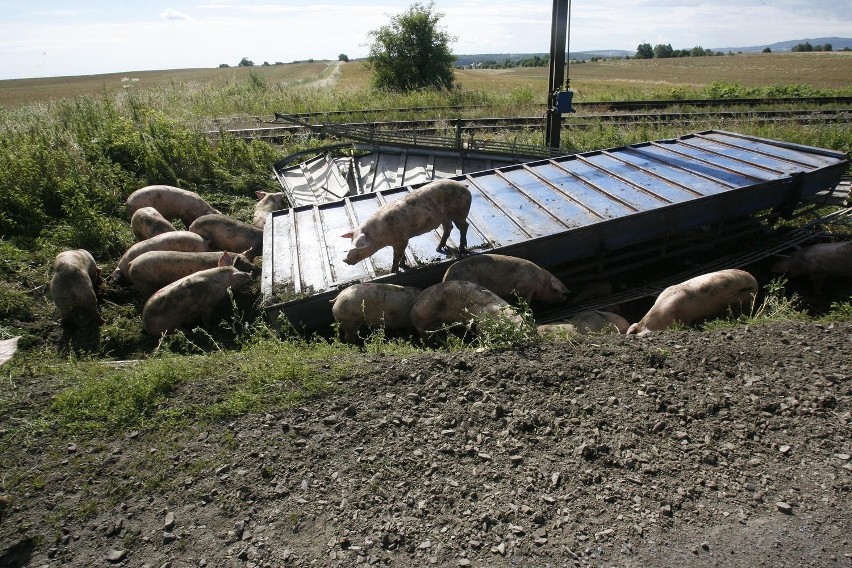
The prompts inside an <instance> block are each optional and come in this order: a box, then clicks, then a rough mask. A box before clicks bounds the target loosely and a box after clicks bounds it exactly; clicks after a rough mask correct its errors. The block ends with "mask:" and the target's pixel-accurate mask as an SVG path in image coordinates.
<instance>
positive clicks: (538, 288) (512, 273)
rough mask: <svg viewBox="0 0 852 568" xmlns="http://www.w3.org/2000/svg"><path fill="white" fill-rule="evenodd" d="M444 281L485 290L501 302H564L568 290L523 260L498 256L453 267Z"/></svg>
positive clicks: (467, 260) (475, 258) (473, 258)
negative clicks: (473, 284)
mask: <svg viewBox="0 0 852 568" xmlns="http://www.w3.org/2000/svg"><path fill="white" fill-rule="evenodd" d="M448 280H466V281H468V282H475V283H477V284H480V285H482V286H483V287H485V288H488V289H489V290H491V291H492V292H494V293H495V294H497V295H498V296H500V297H501V298H503V299H504V300H511V299H513V298H514V297H515V295H516V294H517V295H518V296H520V297H521V298H523V299H524V300H526V301H527V303H530V302H533V301H539V300H540V301H542V302H550V303H560V302H564V301H565V300H566V298H567V296H568V294H569V292H568V288H566V287H565V284H563V283H562V281H560V280H559V279H558V278H557V277H555V276H554V275H553V274H551V273H550V272H549V271H547V270H545V269H544V268H542V267H540V266H538V265H537V264H535V263H534V262H530V261H529V260H526V259H524V258H518V257H515V256H506V255H502V254H477V255H473V256H468V257H466V258H463V259H461V260H459V261H458V262H455V263H453V264H452V265H450V267H449V268H448V269H447V272H446V273H445V274H444V282H446V281H448Z"/></svg>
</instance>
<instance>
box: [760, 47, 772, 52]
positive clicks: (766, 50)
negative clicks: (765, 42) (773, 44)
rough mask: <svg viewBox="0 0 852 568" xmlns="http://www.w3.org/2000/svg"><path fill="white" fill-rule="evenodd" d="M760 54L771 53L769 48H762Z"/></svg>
mask: <svg viewBox="0 0 852 568" xmlns="http://www.w3.org/2000/svg"><path fill="white" fill-rule="evenodd" d="M761 53H772V50H771V49H770V48H769V47H764V48H763V51H761Z"/></svg>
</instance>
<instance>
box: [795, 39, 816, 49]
mask: <svg viewBox="0 0 852 568" xmlns="http://www.w3.org/2000/svg"><path fill="white" fill-rule="evenodd" d="M813 50H814V46H812V45H811V44H810V42H807V41H806V42H805V43H797V44H796V45H794V46H793V49H792V50H791V51H813Z"/></svg>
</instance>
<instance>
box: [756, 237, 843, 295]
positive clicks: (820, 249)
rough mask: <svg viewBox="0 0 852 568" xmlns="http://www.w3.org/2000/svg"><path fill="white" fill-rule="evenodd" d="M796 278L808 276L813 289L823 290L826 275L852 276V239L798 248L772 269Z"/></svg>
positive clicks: (817, 291) (815, 290) (816, 290)
mask: <svg viewBox="0 0 852 568" xmlns="http://www.w3.org/2000/svg"><path fill="white" fill-rule="evenodd" d="M770 270H771V271H772V272H775V273H785V274H787V275H789V276H792V277H794V278H796V277H799V276H807V277H809V279H810V282H811V286H812V287H813V291H814V292H816V293H819V292H821V291H822V287H823V284H824V283H825V279H826V277H833V278H852V241H842V242H837V243H818V244H815V245H809V246H806V247H803V248H800V249H797V250H796V251H795V252H793V254H791V255H790V256H787V257H785V258H783V259H781V260H779V261H778V262H776V263H775V264H773V265H772V268H771V269H770Z"/></svg>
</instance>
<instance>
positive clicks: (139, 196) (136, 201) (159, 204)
mask: <svg viewBox="0 0 852 568" xmlns="http://www.w3.org/2000/svg"><path fill="white" fill-rule="evenodd" d="M126 205H127V216H128V217H133V214H134V213H135V212H136V210H137V209H139V208H141V207H153V208H154V209H156V210H157V211H159V212H160V215H162V216H163V217H165V218H166V219H168V220H170V221H171V220H173V219H180V220H181V221H183V224H184V225H185V226H186V227H189V225H190V224H191V223H192V222H193V221H195V220H196V219H197V218H198V217H201V216H202V215H208V214H210V213H219V211H218V210H216V209H214V208H213V207H211V206H210V204H209V203H207V202H206V201H204V199H202V198H201V196H200V195H198V194H197V193H195V192H194V191H189V190H186V189H181V188H179V187H172V186H170V185H148V186H145V187H143V188H141V189H137V190H136V191H134V192H133V193H131V194H130V196H129V197H128V198H127V202H126Z"/></svg>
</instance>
